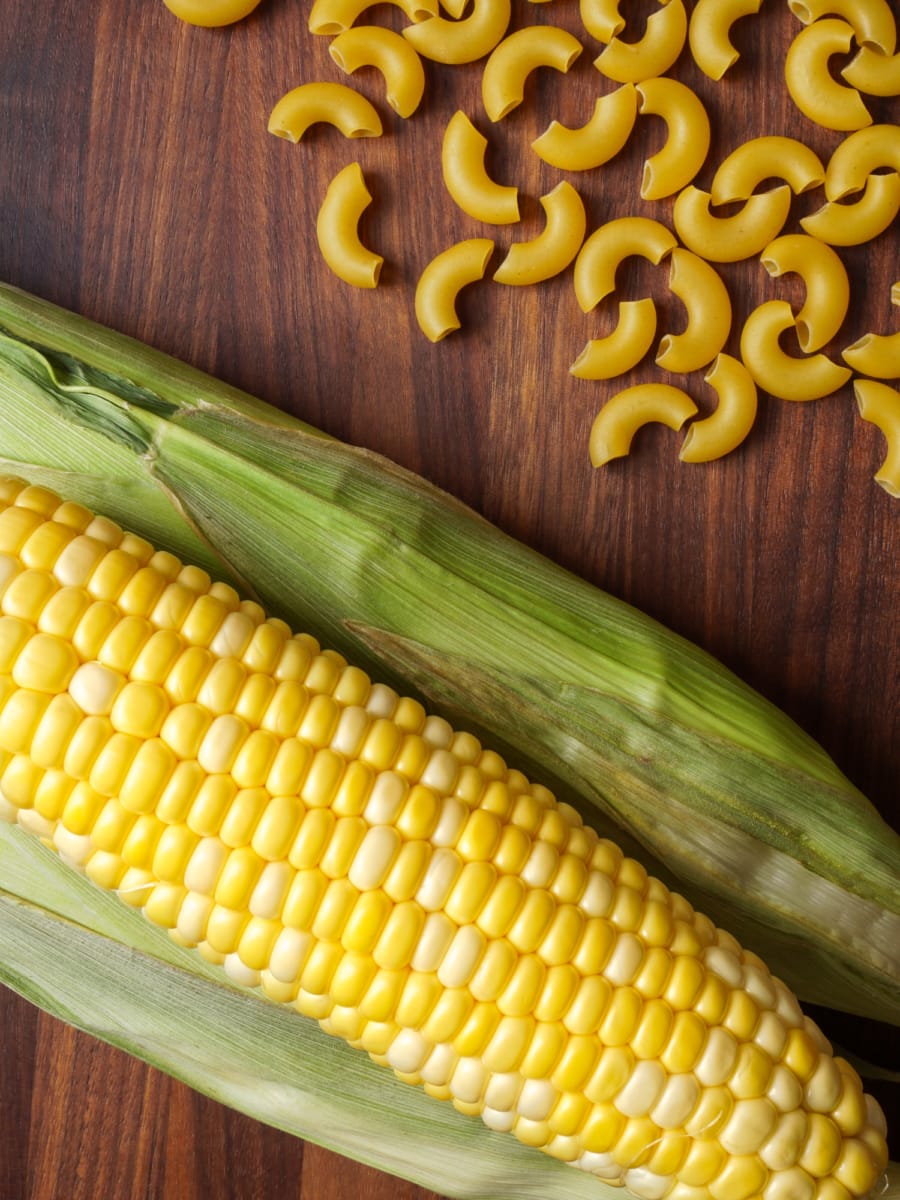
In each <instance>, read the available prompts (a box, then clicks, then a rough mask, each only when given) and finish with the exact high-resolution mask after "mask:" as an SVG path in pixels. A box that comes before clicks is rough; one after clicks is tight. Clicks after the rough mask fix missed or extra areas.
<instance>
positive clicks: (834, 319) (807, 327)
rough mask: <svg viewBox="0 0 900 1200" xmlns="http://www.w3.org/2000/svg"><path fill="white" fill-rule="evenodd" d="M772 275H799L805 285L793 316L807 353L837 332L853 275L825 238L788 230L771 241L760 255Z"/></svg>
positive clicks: (774, 276)
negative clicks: (797, 308) (803, 295)
mask: <svg viewBox="0 0 900 1200" xmlns="http://www.w3.org/2000/svg"><path fill="white" fill-rule="evenodd" d="M760 258H761V260H762V264H763V266H764V267H765V268H766V270H767V271H768V273H769V274H770V275H771V276H773V278H778V277H780V276H781V275H787V274H788V273H793V274H796V275H799V276H800V278H801V279H802V280H803V286H804V288H805V289H806V298H805V300H804V302H803V306H802V308H801V309H800V311H799V312H798V313H797V314H796V316H795V318H794V324H795V325H796V327H797V340H798V341H799V343H800V349H801V350H802V351H803V353H804V354H812V352H813V351H814V350H821V348H822V347H823V346H824V345H826V344H827V343H828V342H830V341H831V339H832V338H833V337H834V336H835V335H836V334H837V332H838V330H839V329H840V327H841V326H842V325H843V323H844V318H845V317H846V316H847V310H848V309H849V307H850V279H849V276H848V275H847V268H846V267H845V266H844V264H843V262H842V260H841V258H840V256H839V255H838V254H837V252H836V251H835V250H833V249H832V248H831V246H829V245H828V244H827V243H826V242H820V241H819V240H818V239H817V238H814V237H810V236H809V235H808V234H805V233H789V234H785V235H784V236H783V237H780V238H776V239H775V241H774V242H770V243H769V245H768V246H766V248H765V250H763V252H762V254H761V255H760Z"/></svg>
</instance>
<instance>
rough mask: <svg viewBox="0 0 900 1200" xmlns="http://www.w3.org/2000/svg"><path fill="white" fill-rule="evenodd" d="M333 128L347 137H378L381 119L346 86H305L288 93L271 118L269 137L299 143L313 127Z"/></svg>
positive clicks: (280, 101) (305, 84) (310, 84)
mask: <svg viewBox="0 0 900 1200" xmlns="http://www.w3.org/2000/svg"><path fill="white" fill-rule="evenodd" d="M319 123H325V124H328V125H334V126H335V128H337V129H339V130H340V131H341V133H342V134H343V135H344V137H348V138H357V137H379V136H380V135H381V118H380V117H379V115H378V112H377V111H376V109H375V108H374V106H373V105H372V104H370V103H369V101H368V100H367V99H366V98H365V96H361V95H360V94H359V92H355V91H354V90H353V88H351V87H347V85H346V84H344V83H304V84H301V85H300V87H295V88H293V89H292V90H291V91H290V92H287V93H286V94H285V95H284V96H282V97H281V99H280V100H279V101H278V103H277V104H276V105H275V107H274V108H273V109H272V113H271V115H270V117H269V133H274V134H275V136H276V137H280V138H285V139H286V140H287V141H289V142H299V141H300V139H301V138H302V137H303V135H304V134H305V133H306V131H307V130H308V129H309V128H310V126H312V125H316V124H319Z"/></svg>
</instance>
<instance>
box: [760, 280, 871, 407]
mask: <svg viewBox="0 0 900 1200" xmlns="http://www.w3.org/2000/svg"><path fill="white" fill-rule="evenodd" d="M793 328H794V314H793V312H792V311H791V306H790V305H789V304H788V303H787V301H786V300H767V301H766V302H765V303H764V304H761V305H760V306H759V308H755V309H754V310H753V312H752V313H751V314H750V316H749V317H748V318H747V320H746V322H745V323H744V328H743V330H742V332H741V358H742V359H743V361H744V365H745V366H746V368H747V370H748V371H749V372H750V374H751V375H752V376H753V379H754V381H755V382H756V385H757V386H758V387H761V388H762V389H763V390H764V391H766V392H769V393H770V395H772V396H777V397H778V399H779V400H797V401H805V400H820V399H821V398H822V397H823V396H830V395H831V394H832V392H836V391H837V390H838V388H840V387H843V385H844V384H845V383H846V382H847V380H848V379H849V378H850V376H851V375H852V373H853V372H852V371H850V370H849V368H847V367H839V366H838V365H837V363H833V362H832V361H831V359H830V358H826V357H825V355H824V354H814V355H812V356H811V357H809V358H795V357H794V356H793V355H792V354H787V353H785V351H784V350H783V349H782V348H781V343H780V342H779V340H778V339H779V338H780V337H781V335H782V334H783V333H784V332H785V331H786V330H788V329H793Z"/></svg>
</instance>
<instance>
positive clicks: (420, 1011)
mask: <svg viewBox="0 0 900 1200" xmlns="http://www.w3.org/2000/svg"><path fill="white" fill-rule="evenodd" d="M373 965H374V964H373ZM442 990H443V988H442V985H441V983H440V981H439V980H438V979H437V978H436V977H435V976H434V975H430V974H424V973H423V972H421V971H410V973H409V975H408V976H407V978H406V982H405V984H404V985H403V991H402V992H401V994H400V999H399V1001H398V1002H397V1010H396V1013H395V1016H394V1019H395V1020H396V1022H397V1024H398V1025H400V1026H401V1027H403V1028H405V1029H420V1028H421V1026H422V1025H424V1024H425V1022H426V1021H427V1019H428V1017H429V1016H430V1014H431V1012H432V1010H433V1009H434V1006H435V1004H437V1001H438V998H439V996H440V994H441V992H442Z"/></svg>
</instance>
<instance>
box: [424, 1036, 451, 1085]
mask: <svg viewBox="0 0 900 1200" xmlns="http://www.w3.org/2000/svg"><path fill="white" fill-rule="evenodd" d="M458 1061H459V1055H458V1054H457V1053H456V1051H455V1050H454V1049H453V1047H452V1046H451V1045H450V1044H449V1043H447V1042H444V1043H442V1044H441V1045H439V1046H435V1048H434V1049H433V1050H432V1051H431V1053H430V1054H429V1055H428V1058H427V1059H426V1060H425V1062H424V1063H423V1065H422V1067H421V1068H420V1070H419V1074H420V1075H421V1076H422V1081H423V1082H424V1083H431V1084H434V1085H435V1086H436V1087H446V1085H447V1084H448V1083H449V1082H450V1078H451V1076H452V1075H453V1072H454V1071H455V1070H456V1064H457V1062H458Z"/></svg>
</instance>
